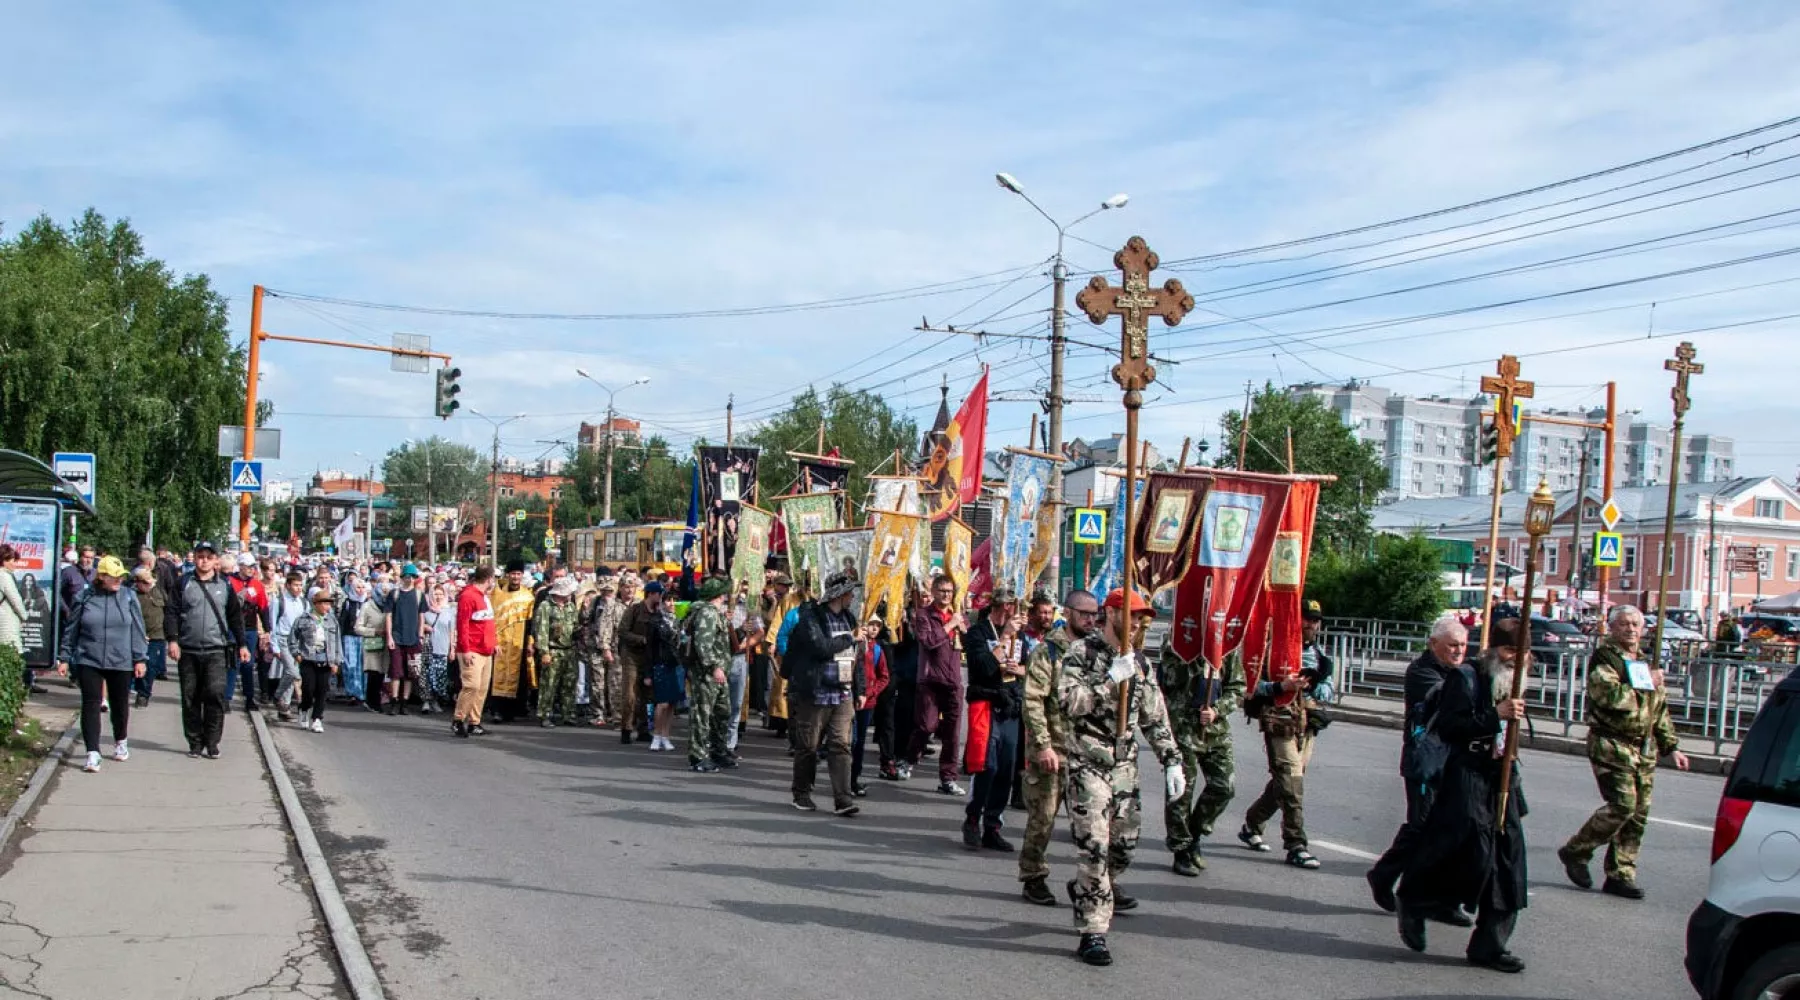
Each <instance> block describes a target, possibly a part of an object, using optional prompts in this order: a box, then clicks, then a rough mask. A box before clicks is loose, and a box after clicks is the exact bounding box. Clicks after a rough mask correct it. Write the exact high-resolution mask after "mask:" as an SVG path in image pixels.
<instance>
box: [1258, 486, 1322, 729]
mask: <svg viewBox="0 0 1800 1000" xmlns="http://www.w3.org/2000/svg"><path fill="white" fill-rule="evenodd" d="M1318 510H1319V484H1318V483H1316V482H1298V483H1295V484H1294V485H1293V486H1292V487H1291V488H1290V489H1289V490H1288V501H1287V510H1285V511H1284V512H1283V513H1282V515H1281V530H1280V532H1278V533H1277V534H1276V536H1275V544H1274V551H1273V552H1272V554H1271V556H1270V560H1269V589H1268V597H1267V598H1266V601H1267V603H1268V606H1269V629H1270V640H1269V661H1268V670H1269V679H1270V680H1272V681H1285V680H1287V679H1288V678H1290V677H1298V676H1299V675H1300V648H1301V645H1302V637H1301V635H1300V629H1301V617H1300V611H1301V603H1300V602H1301V594H1302V593H1303V592H1304V591H1305V589H1306V561H1307V553H1308V551H1309V550H1310V549H1311V548H1312V534H1313V517H1314V515H1315V514H1317V513H1318ZM1246 673H1247V671H1246ZM1252 683H1254V682H1252ZM1293 698H1294V696H1291V695H1290V696H1286V697H1284V698H1282V699H1281V700H1280V702H1279V704H1286V703H1287V702H1289V701H1292V700H1293Z"/></svg>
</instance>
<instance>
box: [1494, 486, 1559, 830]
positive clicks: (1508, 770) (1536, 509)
mask: <svg viewBox="0 0 1800 1000" xmlns="http://www.w3.org/2000/svg"><path fill="white" fill-rule="evenodd" d="M1575 502H1576V503H1577V504H1579V503H1581V496H1580V495H1579V494H1577V495H1576V497H1575ZM1555 520H1556V495H1555V494H1553V493H1551V492H1550V484H1549V483H1546V482H1544V481H1543V480H1541V479H1540V480H1538V488H1537V490H1536V491H1535V492H1533V493H1532V494H1531V499H1530V500H1527V501H1526V502H1525V534H1526V535H1527V536H1529V541H1528V542H1527V543H1526V547H1525V599H1524V600H1523V601H1521V602H1520V608H1519V611H1520V614H1519V630H1518V635H1517V636H1516V637H1515V639H1516V641H1517V643H1518V645H1517V646H1516V647H1515V649H1516V650H1517V652H1516V653H1515V655H1514V657H1513V678H1512V696H1511V697H1512V700H1513V701H1518V700H1519V698H1520V697H1521V696H1522V695H1523V694H1524V692H1525V674H1526V673H1527V672H1528V671H1529V670H1530V669H1531V590H1532V587H1534V586H1536V579H1535V578H1536V577H1537V557H1538V545H1539V544H1540V543H1541V542H1542V541H1543V538H1544V536H1545V535H1548V534H1549V533H1550V526H1551V522H1553V521H1555ZM1490 631H1491V630H1490ZM1524 721H1525V720H1523V719H1513V720H1512V721H1511V723H1509V724H1508V725H1507V727H1506V754H1505V756H1504V757H1503V758H1502V759H1501V761H1500V810H1499V812H1498V813H1497V814H1496V815H1497V819H1496V822H1497V824H1498V827H1499V829H1502V830H1504V829H1505V828H1506V799H1507V796H1508V795H1509V794H1510V793H1511V791H1512V772H1513V761H1515V760H1517V759H1518V757H1519V727H1520V726H1521V725H1523V724H1524Z"/></svg>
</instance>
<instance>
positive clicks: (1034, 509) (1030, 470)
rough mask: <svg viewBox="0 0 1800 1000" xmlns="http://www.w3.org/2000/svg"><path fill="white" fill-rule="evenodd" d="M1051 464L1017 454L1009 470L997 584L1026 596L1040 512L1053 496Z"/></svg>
mask: <svg viewBox="0 0 1800 1000" xmlns="http://www.w3.org/2000/svg"><path fill="white" fill-rule="evenodd" d="M1050 467H1051V463H1050V462H1049V461H1048V460H1046V459H1043V458H1039V457H1037V456H1036V455H1027V454H1023V453H1019V452H1014V453H1013V456H1012V465H1011V466H1010V467H1009V468H1008V469H1007V470H1006V508H1005V512H1004V513H1003V515H1002V516H1001V517H1000V520H999V525H1000V527H999V530H998V531H996V532H995V534H997V535H998V536H999V538H1000V542H999V546H998V549H997V551H996V553H995V559H994V582H995V584H996V585H998V586H1005V587H1011V588H1012V591H1013V593H1015V594H1024V593H1025V592H1026V588H1027V587H1028V586H1029V585H1030V583H1031V577H1030V575H1029V573H1030V569H1031V550H1032V547H1033V546H1034V545H1035V544H1036V542H1037V525H1038V510H1039V508H1040V507H1041V506H1042V504H1043V502H1044V498H1045V496H1047V495H1048V494H1049V492H1050Z"/></svg>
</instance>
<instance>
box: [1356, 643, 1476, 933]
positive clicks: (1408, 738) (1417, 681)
mask: <svg viewBox="0 0 1800 1000" xmlns="http://www.w3.org/2000/svg"><path fill="white" fill-rule="evenodd" d="M1468 653H1469V630H1468V629H1467V628H1465V627H1463V624H1462V622H1460V621H1458V620H1457V618H1456V616H1455V615H1444V616H1443V617H1441V618H1439V619H1438V620H1437V621H1436V622H1434V623H1433V624H1432V626H1431V637H1430V638H1429V639H1427V640H1426V641H1425V652H1423V653H1420V654H1419V658H1418V659H1416V660H1414V661H1412V663H1410V664H1408V665H1407V667H1406V694H1405V698H1406V716H1405V723H1404V725H1403V726H1402V727H1401V730H1400V777H1401V780H1402V781H1403V782H1405V784H1406V822H1405V823H1403V824H1401V826H1400V830H1399V832H1398V833H1395V834H1394V842H1393V843H1392V844H1391V845H1389V847H1388V849H1387V851H1386V852H1385V853H1384V854H1382V856H1381V858H1380V860H1378V861H1376V862H1375V866H1374V867H1373V868H1370V869H1369V874H1368V876H1367V878H1368V880H1369V890H1370V891H1371V892H1373V893H1374V895H1375V905H1376V906H1379V907H1381V908H1382V909H1384V910H1386V911H1388V912H1389V913H1392V912H1394V909H1395V905H1396V903H1395V899H1394V883H1395V882H1397V881H1399V880H1400V873H1401V872H1403V871H1405V869H1406V865H1407V862H1408V861H1409V860H1410V859H1411V856H1412V853H1413V850H1414V848H1415V847H1416V846H1417V845H1418V841H1419V829H1420V827H1421V825H1422V824H1423V823H1424V822H1425V814H1426V813H1428V812H1430V811H1431V796H1432V792H1433V791H1434V789H1432V788H1430V787H1427V786H1426V785H1425V784H1424V783H1422V782H1419V781H1415V780H1413V779H1412V778H1411V777H1410V775H1411V774H1412V773H1413V761H1412V735H1413V731H1414V729H1415V728H1422V727H1423V726H1425V725H1426V723H1428V722H1429V721H1430V719H1429V716H1430V714H1431V710H1432V706H1434V705H1435V704H1436V702H1437V695H1438V692H1439V691H1440V690H1441V689H1442V688H1443V686H1444V678H1446V677H1449V676H1450V675H1451V674H1452V673H1454V672H1455V671H1456V668H1458V667H1460V666H1462V663H1463V660H1464V658H1466V657H1467V656H1468ZM1431 916H1432V917H1433V918H1434V919H1442V920H1443V921H1444V922H1445V923H1450V924H1454V925H1456V926H1460V927H1467V926H1469V920H1468V918H1467V917H1464V916H1463V915H1462V912H1461V911H1460V910H1459V909H1455V908H1452V909H1451V910H1450V911H1449V912H1447V913H1445V914H1443V915H1442V916H1441V917H1440V916H1439V915H1438V914H1431Z"/></svg>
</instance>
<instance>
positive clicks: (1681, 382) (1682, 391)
mask: <svg viewBox="0 0 1800 1000" xmlns="http://www.w3.org/2000/svg"><path fill="white" fill-rule="evenodd" d="M1663 367H1664V368H1665V369H1667V370H1669V371H1672V372H1674V373H1675V388H1673V389H1670V390H1669V398H1670V399H1671V400H1673V401H1674V403H1675V428H1674V431H1673V432H1672V433H1671V434H1670V436H1669V503H1668V509H1667V510H1665V511H1664V512H1663V531H1662V551H1661V552H1660V553H1659V556H1660V558H1659V560H1658V563H1657V567H1656V638H1655V639H1653V640H1651V643H1650V668H1651V669H1652V670H1655V669H1659V668H1661V666H1662V643H1663V626H1664V625H1665V624H1667V623H1668V620H1669V616H1668V613H1667V610H1666V608H1665V605H1666V604H1667V603H1668V600H1669V573H1670V571H1671V570H1673V569H1674V568H1675V559H1674V552H1673V546H1674V544H1675V491H1676V488H1677V487H1678V486H1679V485H1680V483H1681V425H1682V424H1683V422H1684V421H1685V420H1686V418H1687V411H1688V402H1689V401H1688V376H1689V375H1699V374H1700V373H1702V372H1704V371H1706V366H1705V365H1703V364H1700V363H1698V362H1696V361H1695V360H1694V345H1693V344H1692V343H1690V342H1688V341H1685V340H1684V341H1682V342H1681V344H1680V345H1679V346H1677V347H1676V348H1675V356H1674V357H1673V358H1671V359H1669V360H1668V361H1664V362H1663ZM1761 579H1762V574H1761V573H1758V574H1757V580H1758V581H1759V584H1760V581H1761Z"/></svg>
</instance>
